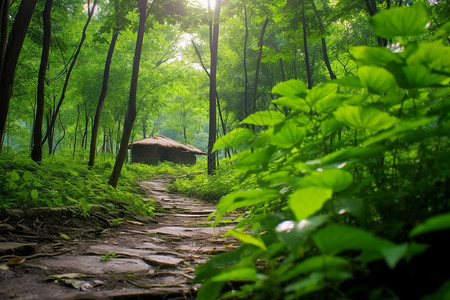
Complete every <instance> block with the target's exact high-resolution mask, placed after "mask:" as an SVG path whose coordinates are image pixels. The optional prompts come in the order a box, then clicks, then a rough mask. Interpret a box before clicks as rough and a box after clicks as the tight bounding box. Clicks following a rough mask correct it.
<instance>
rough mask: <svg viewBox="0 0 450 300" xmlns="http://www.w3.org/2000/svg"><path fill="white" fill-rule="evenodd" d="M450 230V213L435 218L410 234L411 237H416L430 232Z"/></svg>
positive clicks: (429, 219) (426, 221)
mask: <svg viewBox="0 0 450 300" xmlns="http://www.w3.org/2000/svg"><path fill="white" fill-rule="evenodd" d="M446 229H450V213H447V214H442V215H437V216H433V217H431V218H428V219H426V220H425V222H423V223H422V224H419V225H417V226H416V227H414V229H413V230H411V232H410V233H409V236H410V237H415V236H418V235H422V234H425V233H429V232H434V231H439V230H446Z"/></svg>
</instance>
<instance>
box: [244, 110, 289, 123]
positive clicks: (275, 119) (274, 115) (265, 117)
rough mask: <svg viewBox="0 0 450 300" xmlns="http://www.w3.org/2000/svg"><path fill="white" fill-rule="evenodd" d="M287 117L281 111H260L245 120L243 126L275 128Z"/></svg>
mask: <svg viewBox="0 0 450 300" xmlns="http://www.w3.org/2000/svg"><path fill="white" fill-rule="evenodd" d="M285 118H286V117H285V116H284V114H283V113H281V112H279V111H272V110H265V111H258V112H256V113H254V114H251V115H250V116H248V117H247V118H245V119H244V120H243V121H242V122H241V124H253V125H260V126H274V125H277V124H278V123H280V122H282V121H283V120H284V119H285Z"/></svg>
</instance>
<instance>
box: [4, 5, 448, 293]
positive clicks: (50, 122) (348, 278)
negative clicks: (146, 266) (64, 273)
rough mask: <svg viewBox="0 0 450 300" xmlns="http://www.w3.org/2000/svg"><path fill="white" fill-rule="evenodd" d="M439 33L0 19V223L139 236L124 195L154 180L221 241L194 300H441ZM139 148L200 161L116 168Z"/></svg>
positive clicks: (218, 13)
mask: <svg viewBox="0 0 450 300" xmlns="http://www.w3.org/2000/svg"><path fill="white" fill-rule="evenodd" d="M449 16H450V7H449V4H448V3H447V1H441V0H411V1H403V0H364V1H363V0H251V1H247V0H70V1H69V0H45V1H44V0H42V1H37V0H23V1H18V0H3V1H2V2H1V5H0V34H1V36H0V78H1V80H0V166H1V169H0V211H2V210H7V209H12V208H14V209H16V208H18V209H31V208H39V207H68V206H76V207H79V208H80V210H81V211H82V215H83V217H85V218H90V217H91V216H90V215H89V211H90V209H91V207H93V206H98V205H100V206H102V207H106V208H107V209H109V210H116V209H125V210H126V211H128V212H129V213H130V214H133V215H140V216H142V217H144V218H154V217H155V211H156V212H157V211H158V208H157V207H156V205H155V203H154V202H152V201H150V200H148V199H145V196H144V195H143V192H142V190H141V188H140V187H139V185H138V183H139V182H140V181H143V180H146V179H149V178H158V177H162V176H171V177H173V178H176V179H174V182H173V183H171V184H170V185H169V186H168V189H169V191H170V192H173V193H180V194H184V195H189V196H191V197H196V198H199V199H203V200H206V201H209V202H210V203H213V204H214V205H215V211H214V212H213V213H211V214H210V215H209V217H208V220H209V221H211V222H212V223H213V226H223V225H224V224H233V229H230V230H229V231H228V232H227V233H226V234H225V237H233V238H234V239H236V240H238V241H239V247H236V248H233V249H230V251H227V252H225V253H223V254H217V255H211V257H210V259H209V261H208V262H206V263H204V264H202V265H200V266H198V267H197V268H196V269H195V279H194V284H196V283H201V284H202V287H201V288H200V290H199V291H198V294H196V298H197V299H200V300H201V299H423V300H432V299H436V300H438V299H450V275H449V274H448V271H447V270H446V266H449V265H450V258H449V256H448V253H449V250H450V248H449V246H448V240H449V239H450V143H449V136H448V134H449V132H450V115H449V112H450V102H449V99H448V96H449V94H450V86H449V84H450V48H449V44H450V18H449ZM156 135H161V136H165V137H168V138H170V139H173V140H175V141H177V142H179V143H182V144H187V145H192V146H194V147H196V148H198V149H201V150H203V151H205V152H206V153H207V155H206V156H205V157H198V158H197V164H196V165H177V164H173V163H168V162H163V163H160V164H158V165H151V166H149V165H144V164H137V163H131V159H130V150H129V144H130V143H133V142H134V141H138V140H141V139H145V138H148V137H152V136H156ZM186 174H187V175H186ZM181 175H183V176H181ZM229 214H231V215H233V216H235V217H234V219H233V220H232V222H231V221H230V220H229V219H227V218H226V216H227V215H229ZM0 215H1V214H0ZM205 219H206V218H205ZM2 222H6V221H3V220H1V219H0V223H2ZM0 259H1V257H0ZM0 272H1V271H0ZM0 286H1V281H0Z"/></svg>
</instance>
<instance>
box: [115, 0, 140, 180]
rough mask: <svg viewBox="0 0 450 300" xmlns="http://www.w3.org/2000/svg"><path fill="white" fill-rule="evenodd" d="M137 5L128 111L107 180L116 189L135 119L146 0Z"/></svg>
mask: <svg viewBox="0 0 450 300" xmlns="http://www.w3.org/2000/svg"><path fill="white" fill-rule="evenodd" d="M138 4H139V28H138V34H137V40H136V49H135V52H134V59H133V71H132V75H131V85H130V98H129V101H128V110H127V115H126V117H125V122H124V124H123V133H122V140H121V142H120V149H119V153H118V154H117V158H116V163H115V164H114V169H113V172H112V174H111V177H110V178H109V181H108V183H109V184H110V185H111V186H113V187H114V188H115V187H117V183H118V181H119V176H120V172H121V171H122V167H123V163H124V162H125V158H126V156H127V152H128V141H129V140H130V135H131V131H132V129H133V123H134V120H135V118H136V93H137V85H138V78H139V64H140V61H141V53H142V43H143V40H144V31H145V20H146V18H147V16H146V11H147V0H138Z"/></svg>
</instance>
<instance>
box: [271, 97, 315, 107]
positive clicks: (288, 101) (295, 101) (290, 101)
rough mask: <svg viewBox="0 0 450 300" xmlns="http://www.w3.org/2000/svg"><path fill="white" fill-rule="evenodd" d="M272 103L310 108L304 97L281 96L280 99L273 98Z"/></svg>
mask: <svg viewBox="0 0 450 300" xmlns="http://www.w3.org/2000/svg"><path fill="white" fill-rule="evenodd" d="M272 103H275V104H276V105H282V106H286V107H288V108H292V109H297V110H303V109H306V108H309V107H308V105H307V104H306V102H305V100H304V99H302V98H290V97H280V98H278V99H275V100H273V101H272Z"/></svg>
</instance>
